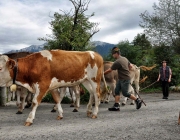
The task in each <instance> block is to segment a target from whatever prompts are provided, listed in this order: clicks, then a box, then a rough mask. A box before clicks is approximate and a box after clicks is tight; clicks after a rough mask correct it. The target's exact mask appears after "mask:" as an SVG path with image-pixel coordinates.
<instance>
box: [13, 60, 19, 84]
mask: <svg viewBox="0 0 180 140" xmlns="http://www.w3.org/2000/svg"><path fill="white" fill-rule="evenodd" d="M17 70H18V65H17V62H16V65H15V66H14V69H13V75H14V76H13V84H15V81H16V76H17Z"/></svg>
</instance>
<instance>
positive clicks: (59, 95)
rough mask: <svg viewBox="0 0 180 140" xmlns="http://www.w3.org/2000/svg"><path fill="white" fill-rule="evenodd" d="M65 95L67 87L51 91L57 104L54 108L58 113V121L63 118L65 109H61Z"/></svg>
mask: <svg viewBox="0 0 180 140" xmlns="http://www.w3.org/2000/svg"><path fill="white" fill-rule="evenodd" d="M58 90H59V91H58ZM65 93H66V88H65V87H64V88H59V89H54V90H52V91H51V94H52V97H53V99H54V101H55V103H56V104H55V107H54V108H56V109H57V111H58V117H57V120H61V119H62V118H63V109H62V107H61V101H62V99H63V98H64V95H65Z"/></svg>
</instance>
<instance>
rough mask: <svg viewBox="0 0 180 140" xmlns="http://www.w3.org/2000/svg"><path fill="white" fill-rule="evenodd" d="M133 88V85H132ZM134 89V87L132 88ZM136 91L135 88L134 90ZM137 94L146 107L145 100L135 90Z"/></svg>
mask: <svg viewBox="0 0 180 140" xmlns="http://www.w3.org/2000/svg"><path fill="white" fill-rule="evenodd" d="M130 85H131V86H132V84H130ZM132 88H133V86H132ZM133 89H134V88H133ZM134 91H135V93H136V94H137V95H138V97H139V99H141V101H142V103H143V104H144V105H145V106H146V103H145V102H144V101H143V99H142V98H141V96H140V95H139V93H137V92H136V90H134Z"/></svg>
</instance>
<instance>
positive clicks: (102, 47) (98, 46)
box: [92, 41, 115, 56]
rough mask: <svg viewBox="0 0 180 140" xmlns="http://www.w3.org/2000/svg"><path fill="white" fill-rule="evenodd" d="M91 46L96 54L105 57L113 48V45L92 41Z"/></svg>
mask: <svg viewBox="0 0 180 140" xmlns="http://www.w3.org/2000/svg"><path fill="white" fill-rule="evenodd" d="M92 44H93V45H94V46H95V48H94V51H96V52H98V53H99V54H100V55H102V56H107V55H108V54H109V52H110V50H111V49H112V48H113V47H114V46H115V44H110V43H106V42H101V41H94V42H92Z"/></svg>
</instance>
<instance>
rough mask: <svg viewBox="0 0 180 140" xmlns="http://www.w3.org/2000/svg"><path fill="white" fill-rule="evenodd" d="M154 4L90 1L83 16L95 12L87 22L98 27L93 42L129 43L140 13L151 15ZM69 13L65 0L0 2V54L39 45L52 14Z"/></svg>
mask: <svg viewBox="0 0 180 140" xmlns="http://www.w3.org/2000/svg"><path fill="white" fill-rule="evenodd" d="M156 1H158V0H148V2H147V1H145V0H133V1H122V0H106V1H105V0H91V2H90V4H89V7H88V11H86V13H87V14H91V13H93V12H95V16H94V17H92V18H91V19H90V21H92V22H97V23H99V28H100V31H99V32H98V33H97V34H95V35H94V36H93V40H97V41H105V42H109V43H114V44H116V43H118V42H119V41H120V40H125V39H128V40H130V41H132V39H133V37H135V36H136V35H137V33H139V32H142V29H141V28H140V27H139V21H140V17H139V15H140V13H142V12H144V11H145V10H147V11H152V5H153V2H156ZM60 9H61V10H65V11H70V9H73V5H72V4H71V2H70V1H67V0H53V1H49V0H38V1H37V0H30V1H26V0H8V1H0V15H1V22H0V42H1V43H0V53H5V52H7V51H10V50H12V49H21V48H24V47H28V46H30V45H40V44H43V43H44V42H42V41H39V40H38V38H39V37H46V34H51V30H50V24H49V22H50V21H51V17H50V16H52V15H53V14H54V12H60Z"/></svg>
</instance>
